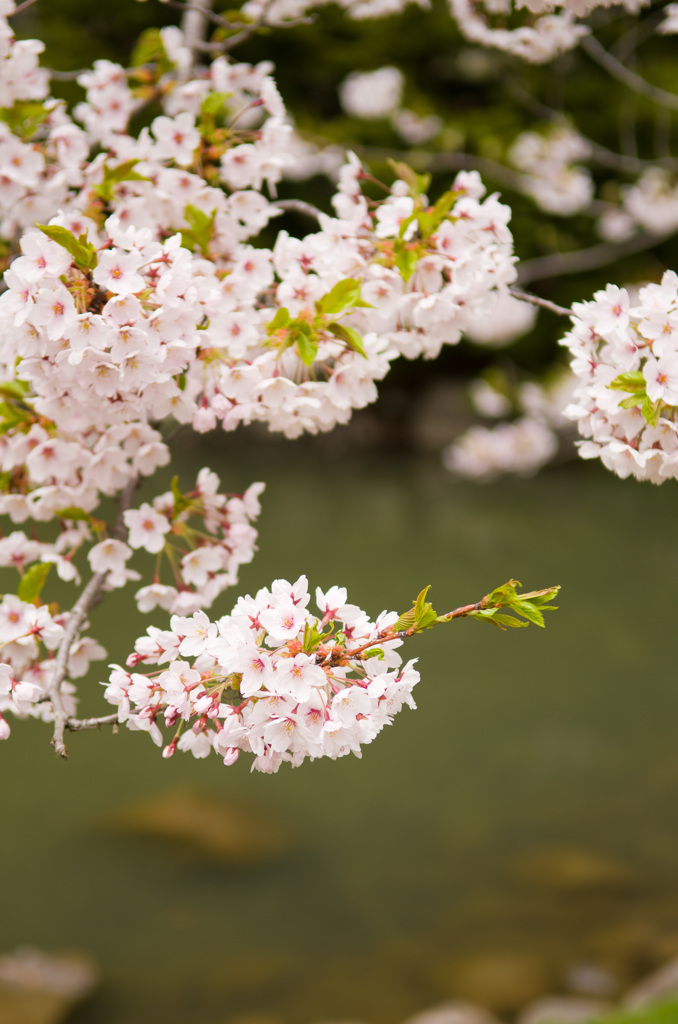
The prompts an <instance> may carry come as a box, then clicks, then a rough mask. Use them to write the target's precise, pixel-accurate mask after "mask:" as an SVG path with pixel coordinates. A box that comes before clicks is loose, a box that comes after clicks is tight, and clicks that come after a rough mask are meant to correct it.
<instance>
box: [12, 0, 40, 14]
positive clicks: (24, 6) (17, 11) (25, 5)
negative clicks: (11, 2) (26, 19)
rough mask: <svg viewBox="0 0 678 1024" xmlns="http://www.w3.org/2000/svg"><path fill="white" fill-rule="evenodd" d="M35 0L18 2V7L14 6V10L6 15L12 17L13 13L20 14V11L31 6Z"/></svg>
mask: <svg viewBox="0 0 678 1024" xmlns="http://www.w3.org/2000/svg"><path fill="white" fill-rule="evenodd" d="M37 2H38V0H24V2H23V3H22V4H19V6H18V7H15V8H14V10H13V11H11V12H10V13H9V14H8V15H7V17H8V18H13V17H14V15H15V14H21V12H22V11H25V10H26V8H27V7H32V6H33V4H35V3H37Z"/></svg>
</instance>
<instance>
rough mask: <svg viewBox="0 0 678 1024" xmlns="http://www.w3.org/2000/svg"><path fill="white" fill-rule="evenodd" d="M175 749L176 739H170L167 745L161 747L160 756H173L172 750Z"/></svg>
mask: <svg viewBox="0 0 678 1024" xmlns="http://www.w3.org/2000/svg"><path fill="white" fill-rule="evenodd" d="M176 749H177V741H176V740H172V742H171V743H168V744H167V746H166V747H164V748H163V752H162V756H163V757H165V758H167V757H174V752H175V750H176Z"/></svg>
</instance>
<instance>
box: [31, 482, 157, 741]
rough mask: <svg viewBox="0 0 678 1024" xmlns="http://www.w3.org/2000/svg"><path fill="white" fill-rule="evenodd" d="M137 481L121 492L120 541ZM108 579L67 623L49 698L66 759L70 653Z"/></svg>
mask: <svg viewBox="0 0 678 1024" xmlns="http://www.w3.org/2000/svg"><path fill="white" fill-rule="evenodd" d="M138 480H139V478H138V477H137V476H134V477H132V479H131V480H130V481H129V482H128V483H127V484H126V485H125V487H124V488H123V490H122V492H121V495H120V504H119V507H118V516H117V519H116V521H115V525H114V526H113V528H112V530H111V536H112V537H115V538H117V539H118V540H123V539H124V538H125V536H126V533H127V531H126V529H125V520H124V514H125V512H126V511H127V509H128V508H129V507H130V505H131V504H132V497H133V495H134V491H135V490H136V487H137V484H138ZM105 579H106V573H104V572H98V573H95V575H94V576H92V577H91V579H90V580H89V582H88V583H87V585H86V587H85V588H84V590H83V591H82V593H81V595H80V597H79V598H78V600H77V601H76V602H75V604H74V606H73V608H72V609H71V613H70V616H69V618H68V623H67V624H66V629H65V631H64V635H63V637H62V640H61V643H60V644H59V648H58V650H57V655H56V658H55V664H54V675H53V677H52V681H51V683H50V687H49V696H50V700H51V701H52V707H53V708H54V734H53V736H52V746H53V747H54V750H55V753H57V754H58V755H59V757H63V758H64V759H65V758H67V757H68V753H67V751H66V744H65V743H64V730H65V729H66V728H69V729H71V728H73V725H72V724H71V725H69V724H68V723H69V721H70V722H71V723H72V722H75V721H76V719H70V720H69V717H68V715H67V714H66V710H65V708H64V703H63V699H62V694H61V684H62V683H63V681H64V679H65V678H66V674H67V672H68V659H69V656H70V653H71V648H72V647H73V644H74V643H75V642H76V640H77V639H78V636H79V634H80V629H81V628H82V625H83V623H84V622H85V620H86V618H87V615H88V614H89V612H90V611H91V610H92V608H94V607H95V606H96V605H97V604H98V603H99V601H100V600H101V597H102V586H103V583H104V580H105ZM76 728H77V726H76Z"/></svg>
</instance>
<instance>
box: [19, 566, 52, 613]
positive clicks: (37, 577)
mask: <svg viewBox="0 0 678 1024" xmlns="http://www.w3.org/2000/svg"><path fill="white" fill-rule="evenodd" d="M51 568H52V563H51V562H38V563H37V564H36V565H32V566H31V567H30V569H27V570H26V572H25V573H24V575H23V576H22V577H21V582H20V583H19V586H18V589H17V597H18V598H19V600H20V601H26V602H27V603H29V602H31V601H35V600H37V598H38V597H39V596H40V591H41V590H42V588H43V587H44V585H45V583H46V582H47V577H48V576H49V572H50V569H51Z"/></svg>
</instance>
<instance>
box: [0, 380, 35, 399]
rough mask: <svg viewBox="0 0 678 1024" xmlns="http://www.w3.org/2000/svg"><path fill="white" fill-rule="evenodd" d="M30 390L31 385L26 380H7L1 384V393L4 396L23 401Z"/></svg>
mask: <svg viewBox="0 0 678 1024" xmlns="http://www.w3.org/2000/svg"><path fill="white" fill-rule="evenodd" d="M29 390H30V385H29V384H28V383H27V382H26V381H25V380H7V381H5V382H4V384H0V395H2V397H3V398H15V399H17V401H19V402H20V401H22V399H23V398H25V397H26V395H27V394H28V392H29Z"/></svg>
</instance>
